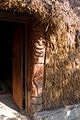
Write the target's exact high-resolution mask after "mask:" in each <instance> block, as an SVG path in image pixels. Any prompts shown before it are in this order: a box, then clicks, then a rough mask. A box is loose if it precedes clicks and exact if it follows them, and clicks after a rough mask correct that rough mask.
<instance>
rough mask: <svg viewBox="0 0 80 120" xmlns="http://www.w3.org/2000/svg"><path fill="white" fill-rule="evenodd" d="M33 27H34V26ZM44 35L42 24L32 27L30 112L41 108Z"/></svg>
mask: <svg viewBox="0 0 80 120" xmlns="http://www.w3.org/2000/svg"><path fill="white" fill-rule="evenodd" d="M34 28H35V27H34ZM45 43H46V41H45V36H44V31H43V27H42V26H38V27H36V28H35V29H34V36H33V58H34V60H33V78H32V91H31V104H32V112H35V111H39V110H41V109H42V89H43V79H44V57H45Z"/></svg>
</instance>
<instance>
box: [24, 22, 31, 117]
mask: <svg viewBox="0 0 80 120" xmlns="http://www.w3.org/2000/svg"><path fill="white" fill-rule="evenodd" d="M31 26H32V25H31V22H29V23H27V24H26V25H25V108H26V112H27V113H28V114H29V115H30V114H31V78H32V77H31V76H32V74H31V73H32V71H31V68H32V27H31Z"/></svg>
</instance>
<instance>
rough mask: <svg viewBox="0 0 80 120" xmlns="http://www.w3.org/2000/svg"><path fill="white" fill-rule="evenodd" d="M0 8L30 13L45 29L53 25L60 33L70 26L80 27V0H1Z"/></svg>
mask: <svg viewBox="0 0 80 120" xmlns="http://www.w3.org/2000/svg"><path fill="white" fill-rule="evenodd" d="M0 9H2V10H11V11H13V12H15V11H19V12H21V13H29V14H31V15H33V16H34V17H35V18H36V19H37V20H39V21H40V22H42V23H44V24H45V31H48V29H49V28H51V27H52V26H53V27H52V28H53V29H55V31H56V30H58V34H59V33H61V32H62V31H63V30H65V29H68V28H69V29H70V27H71V29H72V27H73V28H76V29H77V27H78V28H79V22H80V2H79V0H76V1H75V0H0ZM65 27H66V28H65ZM53 32H54V31H53ZM56 33H57V31H56Z"/></svg>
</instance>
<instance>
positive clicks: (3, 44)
mask: <svg viewBox="0 0 80 120" xmlns="http://www.w3.org/2000/svg"><path fill="white" fill-rule="evenodd" d="M24 29H25V27H24V24H23V23H17V22H8V21H0V97H1V96H2V95H4V98H3V99H4V100H3V99H2V100H3V101H5V100H6V99H7V98H8V100H7V103H6V102H5V103H6V104H7V105H8V104H9V103H10V102H8V101H12V100H14V103H16V105H17V103H19V100H21V101H20V103H19V104H21V106H20V109H23V107H24V106H23V103H22V101H23V102H24V99H23V98H24V90H23V87H24V89H25V83H24V79H25V77H24V76H25V75H24V73H23V72H24V69H25V68H24V63H23V62H24V60H23V59H25V58H24V56H23V55H24V53H23V52H24V50H23V48H24V39H25V38H24V36H25V35H24V34H23V33H24ZM21 34H22V35H21ZM14 53H15V54H14ZM19 76H20V77H19ZM15 91H16V92H15ZM17 92H18V93H17ZM22 92H23V93H22ZM7 95H8V96H7ZM9 95H10V96H11V97H10V96H9ZM18 95H19V96H18ZM16 96H17V97H16ZM19 97H21V98H19ZM22 97H23V98H22ZM11 103H13V102H11ZM12 106H14V105H12ZM18 106H19V105H18ZM13 108H14V107H13Z"/></svg>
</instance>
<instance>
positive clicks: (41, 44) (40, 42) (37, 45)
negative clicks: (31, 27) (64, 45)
mask: <svg viewBox="0 0 80 120" xmlns="http://www.w3.org/2000/svg"><path fill="white" fill-rule="evenodd" d="M34 46H35V48H36V49H43V48H45V40H44V39H43V38H42V37H40V38H39V39H38V40H37V41H35V42H34Z"/></svg>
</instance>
